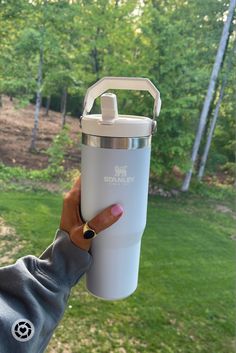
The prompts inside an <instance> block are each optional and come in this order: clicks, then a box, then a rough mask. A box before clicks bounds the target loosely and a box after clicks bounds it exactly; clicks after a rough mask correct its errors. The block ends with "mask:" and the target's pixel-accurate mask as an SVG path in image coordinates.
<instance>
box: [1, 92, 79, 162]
mask: <svg viewBox="0 0 236 353" xmlns="http://www.w3.org/2000/svg"><path fill="white" fill-rule="evenodd" d="M15 106H16V102H15V101H13V102H11V101H10V99H9V97H6V96H5V97H3V107H2V108H0V162H3V163H4V164H6V165H10V166H12V165H16V166H25V167H27V168H32V169H41V168H45V167H46V166H47V164H48V157H47V155H46V154H45V151H46V149H47V148H48V147H49V146H50V144H51V142H52V139H53V137H54V136H55V135H57V134H58V133H59V131H60V129H61V115H60V113H56V112H53V111H50V113H49V116H48V117H45V116H44V114H45V109H44V108H42V109H41V111H40V121H39V131H38V138H37V144H36V146H37V150H38V152H37V153H36V154H33V153H31V152H29V146H30V141H31V134H32V128H33V124H34V105H32V104H31V105H29V106H27V107H26V108H21V109H17V108H16V107H15ZM67 124H68V125H69V127H70V131H71V132H70V135H71V138H72V140H73V141H74V147H73V148H72V149H70V151H69V153H68V155H67V158H66V161H65V166H66V167H76V166H78V163H79V161H80V150H79V138H78V132H79V121H78V119H75V118H71V117H67Z"/></svg>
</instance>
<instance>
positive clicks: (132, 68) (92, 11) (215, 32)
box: [0, 0, 236, 186]
mask: <svg viewBox="0 0 236 353" xmlns="http://www.w3.org/2000/svg"><path fill="white" fill-rule="evenodd" d="M231 2H232V1H231ZM228 7H229V3H228V2H227V1H222V0H218V1H216V0H207V1H205V0H198V1H187V0H169V1H166V0H164V1H163V0H160V1H156V0H146V1H141V0H139V1H137V0H129V1H127V0H110V1H109V0H98V1H95V0H86V1H83V0H78V1H72V0H71V1H64V0H60V1H49V0H48V1H47V0H31V1H26V0H18V1H14V0H1V1H0V23H1V26H0V38H1V39H0V93H1V96H2V97H3V95H5V96H6V95H7V96H9V97H10V99H11V100H14V101H15V102H17V104H15V105H16V106H17V107H18V109H20V108H22V107H24V106H26V105H27V104H28V103H35V104H36V105H35V112H34V117H33V116H32V129H33V132H32V136H31V137H28V141H27V140H26V141H25V144H26V145H27V149H29V153H30V152H31V153H32V152H35V153H37V150H38V153H39V154H40V153H42V150H41V152H40V151H39V149H38V148H37V135H38V133H39V132H38V124H39V122H38V120H39V119H40V117H39V112H40V107H44V108H45V114H44V115H46V116H48V114H50V113H48V112H49V110H53V111H58V112H61V117H58V118H57V119H60V120H61V122H60V124H61V125H62V126H64V125H65V123H66V120H67V117H68V116H74V117H79V116H80V115H81V113H82V109H83V98H84V95H85V92H86V89H87V88H88V87H89V86H90V85H92V84H93V83H94V82H95V81H97V80H98V79H100V78H102V77H104V76H140V77H148V78H149V79H150V80H151V81H152V82H153V83H154V84H155V85H156V86H157V87H158V89H159V90H160V92H161V97H162V110H161V114H160V117H159V118H158V130H157V133H156V134H155V135H154V137H153V150H152V151H153V152H152V169H151V170H152V176H153V177H154V178H158V180H159V181H161V182H164V184H165V183H169V182H170V183H174V184H176V183H177V185H179V186H180V184H181V182H182V180H183V176H184V174H185V173H186V171H187V170H188V169H189V167H190V155H191V150H192V146H193V142H194V139H195V134H196V130H197V126H198V123H199V116H200V113H201V109H202V106H203V102H204V98H205V95H206V92H207V87H208V83H209V79H210V75H211V71H212V67H213V64H214V61H215V56H216V52H217V49H218V46H219V41H220V37H221V33H222V29H223V25H224V22H225V21H226V17H227V10H228ZM234 23H235V19H234V18H233V20H232V21H231V25H230V29H229V36H228V38H227V43H226V49H225V51H224V55H223V61H222V64H221V70H220V73H219V75H218V77H217V80H216V88H215V90H214V95H213V100H212V102H211V106H210V111H209V113H208V118H207V123H206V128H205V130H204V134H203V138H202V140H201V146H200V149H199V153H198V157H197V161H196V163H195V172H197V171H198V168H199V163H200V157H201V155H202V153H203V150H204V145H205V142H206V136H207V133H208V131H209V126H210V122H211V119H212V116H213V113H214V109H215V106H216V104H217V101H218V99H219V94H220V89H221V87H222V82H223V80H224V79H226V85H225V89H224V95H223V100H222V102H221V105H220V109H219V117H218V121H217V124H216V128H215V132H214V136H213V139H212V142H211V149H210V153H209V157H208V162H207V170H206V172H207V175H208V176H209V175H210V181H211V182H212V180H213V181H215V180H216V181H217V182H220V183H226V184H232V183H233V181H234V170H235V157H234V147H235V105H236V99H235V97H236V94H235V84H234V83H235V72H236V61H235V55H234V54H235V53H234V42H235V36H236V32H235V26H234ZM116 93H117V94H118V104H119V111H120V113H129V114H137V115H144V116H150V117H151V115H152V106H153V101H152V98H151V97H150V96H149V94H148V93H147V94H145V93H143V92H135V93H133V92H116ZM2 105H3V99H2ZM98 111H99V102H97V105H96V106H95V108H94V109H93V112H98ZM0 112H1V108H0ZM20 119H22V120H24V116H23V114H22V117H21V118H20ZM33 127H34V128H33ZM0 128H1V127H0ZM78 128H79V124H78ZM68 143H69V140H68ZM64 147H65V149H66V148H67V147H68V146H67V143H66V142H65V143H64ZM45 151H46V150H45ZM59 163H61V164H63V162H59ZM16 165H17V162H16ZM33 168H35V166H34V165H33ZM212 177H213V178H212ZM176 180H177V182H176ZM206 180H208V181H209V178H206Z"/></svg>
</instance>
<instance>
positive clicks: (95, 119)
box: [81, 77, 161, 300]
mask: <svg viewBox="0 0 236 353" xmlns="http://www.w3.org/2000/svg"><path fill="white" fill-rule="evenodd" d="M108 89H129V90H143V91H148V92H149V93H150V94H151V95H152V96H153V98H154V102H155V103H154V117H153V119H150V118H147V117H142V116H131V115H119V114H118V109H117V102H116V96H115V94H112V93H105V94H104V92H106V91H107V90H108ZM100 95H102V96H101V112H102V114H90V115H89V114H88V113H89V112H90V110H91V109H92V106H93V103H94V100H95V99H96V98H97V97H99V96H100ZM160 107H161V100H160V94H159V91H158V90H157V89H156V87H155V86H154V85H153V84H152V82H151V81H150V80H148V79H146V78H127V77H104V78H103V79H101V80H99V81H98V82H97V83H95V84H94V85H93V86H91V87H90V88H89V89H88V90H87V93H86V96H85V101H84V112H83V115H82V117H81V126H82V157H81V158H82V162H81V163H82V165H81V212H82V216H83V218H84V220H85V221H89V220H91V219H92V218H93V217H94V216H95V215H97V214H98V213H99V212H101V211H102V210H103V209H104V208H106V207H108V206H110V205H112V204H115V203H119V204H121V205H122V207H123V209H124V214H123V215H122V217H121V218H120V219H119V220H118V221H117V222H116V223H115V224H113V225H112V226H110V227H109V228H107V229H106V230H104V231H102V232H101V233H99V234H98V236H97V237H96V238H94V239H93V240H92V247H91V254H92V257H93V261H92V265H91V267H90V269H89V271H88V272H87V273H86V286H87V289H88V291H89V292H90V293H91V294H93V295H94V296H96V297H99V298H101V299H105V300H118V299H123V298H126V297H128V296H129V295H131V294H132V293H133V292H134V291H135V289H136V288H137V284H138V272H139V259H140V247H141V238H142V234H143V232H144V229H145V225H146V214H147V200H148V182H149V167H150V153H151V136H152V133H153V131H154V129H155V126H156V122H155V120H154V118H155V117H156V116H158V115H159V112H160Z"/></svg>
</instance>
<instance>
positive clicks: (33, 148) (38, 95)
mask: <svg viewBox="0 0 236 353" xmlns="http://www.w3.org/2000/svg"><path fill="white" fill-rule="evenodd" d="M42 79H43V49H42V48H40V53H39V66H38V80H37V92H36V104H35V112H34V128H33V130H32V140H31V145H30V151H36V146H35V143H36V138H37V133H38V123H39V111H40V107H41V100H42V99H41V98H42V97H41V85H42Z"/></svg>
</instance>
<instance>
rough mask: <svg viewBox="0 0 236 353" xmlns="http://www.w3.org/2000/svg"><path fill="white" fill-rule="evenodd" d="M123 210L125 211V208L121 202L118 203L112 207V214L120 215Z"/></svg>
mask: <svg viewBox="0 0 236 353" xmlns="http://www.w3.org/2000/svg"><path fill="white" fill-rule="evenodd" d="M123 212H124V209H123V207H122V206H121V205H119V204H116V205H114V206H113V207H112V208H111V214H112V215H113V216H115V217H117V216H120V215H121V214H122V213H123Z"/></svg>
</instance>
